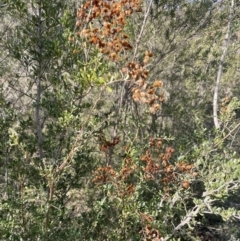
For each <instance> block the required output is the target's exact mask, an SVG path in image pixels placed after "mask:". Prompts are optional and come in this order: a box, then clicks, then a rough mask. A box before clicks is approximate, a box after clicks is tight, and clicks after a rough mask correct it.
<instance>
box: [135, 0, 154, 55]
mask: <svg viewBox="0 0 240 241" xmlns="http://www.w3.org/2000/svg"><path fill="white" fill-rule="evenodd" d="M152 2H153V0H150V2H149V3H148V8H147V11H146V13H145V16H144V19H143V23H142V28H141V30H140V33H139V35H138V38H137V40H136V44H135V49H134V54H133V59H135V57H136V54H137V51H138V46H139V44H140V41H141V38H142V35H143V31H144V28H145V25H146V23H147V18H148V16H149V12H150V8H151V6H152Z"/></svg>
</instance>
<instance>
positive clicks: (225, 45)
mask: <svg viewBox="0 0 240 241" xmlns="http://www.w3.org/2000/svg"><path fill="white" fill-rule="evenodd" d="M233 10H234V0H231V7H230V11H229V17H228V25H227V31H226V35H225V39H224V41H223V52H222V56H221V59H220V63H219V66H218V73H217V80H216V85H215V89H214V95H213V121H214V125H215V128H216V129H219V128H220V122H219V119H218V113H217V112H218V91H219V85H220V79H221V76H222V70H223V64H224V59H225V56H226V53H227V48H228V42H229V37H230V29H231V22H232V18H233Z"/></svg>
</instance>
